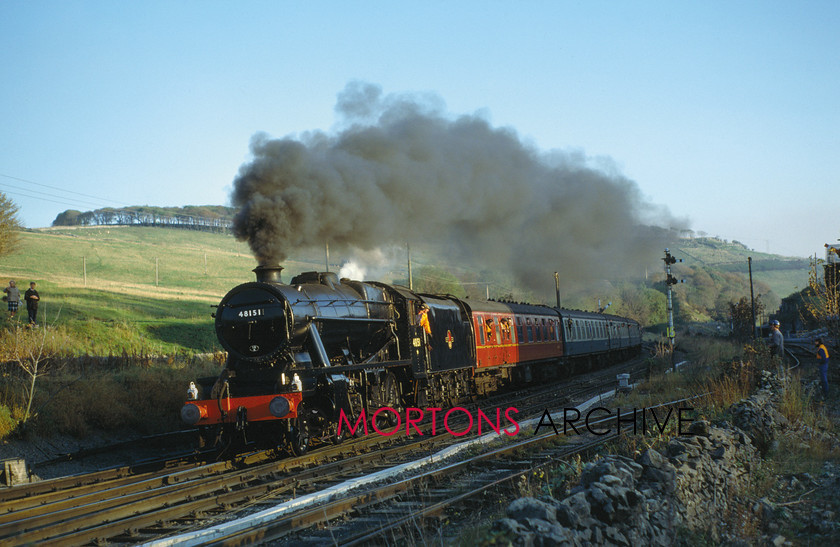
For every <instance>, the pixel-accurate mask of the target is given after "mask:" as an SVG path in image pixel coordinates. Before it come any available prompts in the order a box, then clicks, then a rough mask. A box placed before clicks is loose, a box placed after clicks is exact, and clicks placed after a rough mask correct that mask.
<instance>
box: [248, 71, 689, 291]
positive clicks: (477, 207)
mask: <svg viewBox="0 0 840 547" xmlns="http://www.w3.org/2000/svg"><path fill="white" fill-rule="evenodd" d="M336 110H337V112H338V114H339V120H340V123H341V126H340V127H339V128H338V129H336V130H334V131H333V132H332V133H330V134H328V133H324V132H311V133H307V134H305V135H302V136H299V137H286V138H281V139H272V138H269V137H268V136H266V135H262V134H260V135H256V136H255V137H254V138H253V139H252V142H251V150H252V153H253V160H252V161H250V162H249V163H247V164H245V165H243V166H242V167H241V169H240V171H239V174H238V175H237V178H236V180H235V181H234V191H233V196H232V201H233V204H234V206H236V207H238V208H239V211H238V213H237V216H236V219H235V224H234V231H235V234H236V236H237V237H238V238H239V239H242V240H247V241H248V242H249V244H250V246H251V249H252V250H253V252H254V254H255V255H256V258H257V259H258V261H259V262H260V263H282V262H283V261H284V260H285V259H286V258H287V257H288V256H289V255H290V253H292V252H294V251H296V250H299V249H303V248H310V247H313V246H321V245H323V244H324V242H325V241H329V243H330V247H331V248H333V249H336V248H337V249H340V248H359V249H365V250H371V249H375V248H378V247H380V246H386V245H389V244H396V245H402V244H405V243H410V244H412V246H415V245H423V244H432V245H435V246H437V247H439V248H440V249H441V252H446V253H448V256H450V257H452V258H457V260H459V261H462V263H463V262H467V263H470V264H472V265H473V266H474V267H481V268H496V269H502V270H504V271H508V272H511V273H513V274H514V275H515V276H516V278H517V280H518V282H519V283H521V284H522V285H523V287H525V288H529V289H543V288H545V286H546V285H549V286H550V287H551V288H553V278H552V273H553V272H554V271H558V272H560V273H561V275H562V277H563V280H564V283H574V282H578V281H581V280H586V279H592V278H598V279H603V278H609V277H610V276H615V275H616V274H619V273H621V272H627V271H633V273H634V274H638V273H639V271H640V268H643V265H645V264H650V263H651V260H655V259H656V258H657V257H658V256H659V255H661V253H662V249H663V245H665V244H666V241H665V237H666V236H667V235H668V231H667V230H665V229H662V228H656V227H655V226H665V227H671V226H674V225H675V224H676V222H675V220H674V219H673V218H672V217H671V215H670V214H669V213H668V212H667V210H665V208H663V207H660V206H656V205H653V204H650V203H648V202H647V201H645V199H644V198H643V197H642V195H641V193H640V191H639V188H638V186H637V185H636V183H634V182H633V181H631V180H629V179H627V178H625V177H623V176H622V175H621V174H619V173H618V172H617V169H615V168H614V167H613V166H612V165H611V164H610V162H608V161H607V162H604V164H603V165H601V166H592V165H591V162H590V161H588V160H587V158H586V157H585V156H583V155H582V154H581V153H574V152H564V151H551V152H540V151H538V150H536V149H534V147H532V146H529V145H528V144H526V143H525V142H523V141H522V140H521V139H520V138H519V137H518V135H517V134H516V132H515V131H513V130H512V129H508V128H494V127H491V125H490V124H489V123H488V122H487V121H486V120H485V119H483V118H482V117H480V116H475V115H472V116H460V117H457V118H453V117H451V116H447V115H446V114H445V112H444V108H443V106H442V101H441V100H440V99H439V98H437V97H417V96H386V95H383V93H382V91H381V89H380V88H378V87H377V86H374V85H370V84H364V83H354V84H350V85H348V86H347V88H346V89H345V90H344V91H343V92H342V93H341V94H340V96H339V100H338V104H337V106H336ZM643 271H644V270H641V272H643Z"/></svg>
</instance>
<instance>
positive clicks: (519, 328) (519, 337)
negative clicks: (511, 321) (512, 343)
mask: <svg viewBox="0 0 840 547" xmlns="http://www.w3.org/2000/svg"><path fill="white" fill-rule="evenodd" d="M516 338H517V340H519V343H522V342H524V341H525V337H524V336H523V335H522V318H521V317H517V318H516Z"/></svg>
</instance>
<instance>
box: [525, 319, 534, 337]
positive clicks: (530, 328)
mask: <svg viewBox="0 0 840 547" xmlns="http://www.w3.org/2000/svg"><path fill="white" fill-rule="evenodd" d="M525 325H526V326H527V327H528V342H533V341H534V327H533V326H532V325H531V318H530V317H528V318H527V319H525Z"/></svg>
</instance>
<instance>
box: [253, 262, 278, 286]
mask: <svg viewBox="0 0 840 547" xmlns="http://www.w3.org/2000/svg"><path fill="white" fill-rule="evenodd" d="M251 271H252V272H254V273H255V274H257V281H259V282H261V283H281V281H280V273H281V272H282V271H283V266H280V265H279V264H276V265H274V264H260V265H259V266H257V267H256V268H254V269H253V270H251Z"/></svg>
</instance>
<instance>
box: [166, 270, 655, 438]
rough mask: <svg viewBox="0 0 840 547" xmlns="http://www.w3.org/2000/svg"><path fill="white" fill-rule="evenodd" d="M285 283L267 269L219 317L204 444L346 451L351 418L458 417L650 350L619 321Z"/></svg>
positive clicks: (199, 413) (324, 280) (311, 276)
mask: <svg viewBox="0 0 840 547" xmlns="http://www.w3.org/2000/svg"><path fill="white" fill-rule="evenodd" d="M281 271H282V267H279V266H278V267H270V266H265V265H262V266H259V267H257V268H256V269H255V270H254V272H255V273H256V276H257V280H256V282H250V283H245V284H242V285H239V286H237V287H235V288H233V289H231V290H230V292H228V293H227V294H226V295H225V296H224V297H223V298H222V300H221V302H220V303H219V305H218V308H217V310H216V313H215V314H214V316H215V329H216V335H217V336H218V339H219V342H220V343H221V345H222V346H223V347H224V349H225V350H227V352H228V359H227V363H226V365H225V367H224V369H223V370H222V372H221V374H220V375H219V377H218V378H209V379H202V380H199V381H198V382H197V383H198V385H197V386H194V387H193V388H191V395H189V396H188V399H190V400H187V401H186V404H185V405H184V406H183V407H182V410H181V417H182V420H183V421H184V422H185V423H186V424H188V425H191V426H197V427H198V429H199V431H200V433H201V438H202V442H203V443H204V444H208V443H209V444H216V445H219V444H220V443H221V445H222V446H225V445H226V444H229V443H232V442H242V441H243V440H254V441H257V442H259V443H260V444H262V445H267V446H285V447H289V448H291V450H292V451H293V452H294V453H295V454H297V455H300V454H303V453H304V452H306V451H307V450H308V449H309V446H310V441H311V440H312V439H314V438H321V439H330V440H332V441H333V442H339V441H340V440H341V437H342V436H343V435H344V433H342V431H341V428H339V427H337V426H338V423H339V417H340V416H344V417H351V418H350V419H355V418H356V417H358V416H366V417H370V416H371V415H372V412H373V411H375V410H376V409H380V408H383V407H389V408H390V409H393V410H394V411H396V412H401V411H403V410H404V409H406V408H409V407H416V408H421V409H422V408H429V407H441V408H446V407H450V406H455V405H456V404H457V403H458V401H460V400H462V399H463V398H465V397H481V396H484V395H486V394H488V393H491V392H495V391H497V390H499V389H502V388H504V387H505V386H508V385H519V384H526V383H530V382H534V381H539V380H542V379H545V378H549V377H556V376H560V375H565V374H570V373H572V372H580V371H583V370H587V369H588V368H590V367H596V366H600V365H602V364H604V363H606V362H607V361H611V360H617V359H620V358H629V357H630V356H632V355H634V354H637V353H638V352H639V351H640V348H641V328H640V325H639V324H638V323H637V322H636V321H633V320H631V319H626V318H622V317H617V316H614V315H607V314H603V313H592V312H583V311H575V310H567V309H562V308H551V307H547V306H538V305H527V304H513V303H502V302H494V301H470V300H462V299H459V298H456V297H454V296H451V295H431V294H421V293H416V292H413V291H411V290H409V289H407V288H405V287H401V286H396V285H388V284H384V283H378V282H359V281H352V280H349V279H339V278H338V276H337V275H336V274H335V273H330V272H305V273H302V274H300V275H298V276H296V277H294V278H293V279H292V280H291V283H289V284H283V283H282V282H281V279H280V276H281ZM421 307H427V308H428V312H427V316H428V318H429V321H428V329H427V328H424V327H423V326H421V324H420V323H421V321H420V319H419V315H418V312H419V311H420V310H421ZM383 415H384V414H383ZM387 416H390V417H391V419H393V414H388V415H387ZM365 419H367V418H365ZM385 419H386V420H387V419H388V418H385ZM346 429H347V428H345V431H346Z"/></svg>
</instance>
